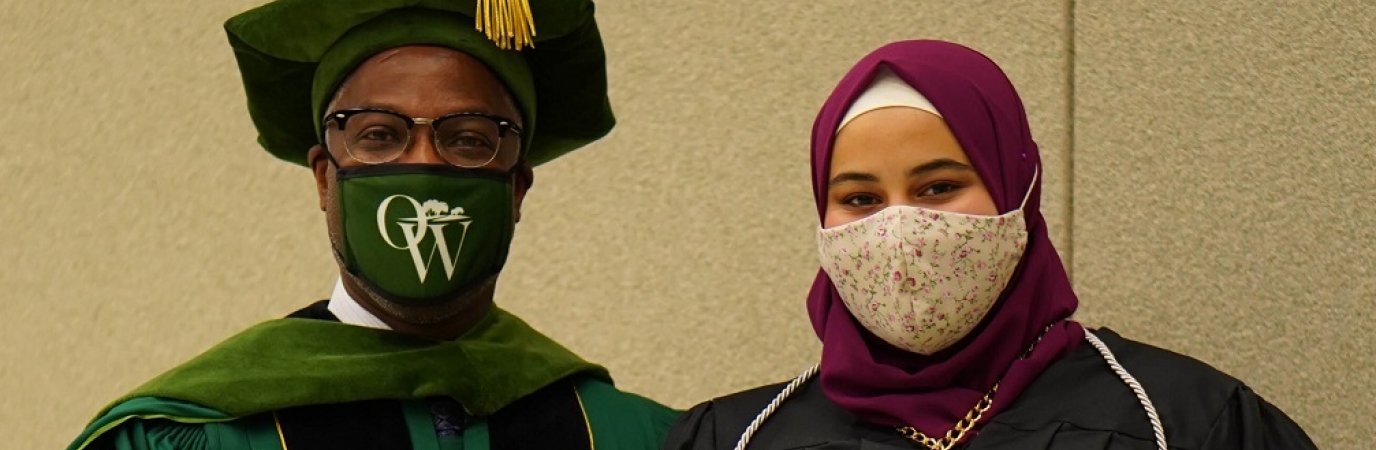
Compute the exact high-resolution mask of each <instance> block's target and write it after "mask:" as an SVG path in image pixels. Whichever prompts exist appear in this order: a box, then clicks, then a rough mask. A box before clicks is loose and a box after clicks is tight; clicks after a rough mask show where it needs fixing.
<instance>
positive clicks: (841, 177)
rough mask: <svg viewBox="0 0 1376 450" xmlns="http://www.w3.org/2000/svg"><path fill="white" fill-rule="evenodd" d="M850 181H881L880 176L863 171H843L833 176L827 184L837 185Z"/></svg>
mask: <svg viewBox="0 0 1376 450" xmlns="http://www.w3.org/2000/svg"><path fill="white" fill-rule="evenodd" d="M848 181H860V182H868V183H875V182H878V181H879V177H876V176H874V175H870V174H868V173H861V172H842V173H840V174H837V175H836V176H834V177H832V178H831V181H829V182H827V186H836V185H838V184H841V183H845V182H848Z"/></svg>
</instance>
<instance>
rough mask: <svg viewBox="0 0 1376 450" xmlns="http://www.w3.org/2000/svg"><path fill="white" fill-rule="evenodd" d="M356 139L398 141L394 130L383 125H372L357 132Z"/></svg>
mask: <svg viewBox="0 0 1376 450" xmlns="http://www.w3.org/2000/svg"><path fill="white" fill-rule="evenodd" d="M357 140H359V141H364V142H400V141H401V139H400V138H399V137H398V136H397V133H396V132H395V131H392V130H390V129H388V128H385V127H373V128H369V129H366V130H363V132H361V133H358V137H357Z"/></svg>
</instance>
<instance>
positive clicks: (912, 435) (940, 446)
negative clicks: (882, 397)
mask: <svg viewBox="0 0 1376 450" xmlns="http://www.w3.org/2000/svg"><path fill="white" fill-rule="evenodd" d="M1058 323H1061V321H1059V320H1058V321H1055V322H1052V323H1051V325H1047V326H1046V328H1044V329H1042V333H1041V334H1039V335H1037V340H1035V341H1032V345H1029V346H1027V350H1024V351H1023V352H1022V356H1019V357H1018V359H1027V357H1028V356H1031V355H1032V350H1033V349H1035V348H1037V344H1039V343H1041V342H1042V338H1043V337H1045V336H1046V332H1048V331H1051V327H1053V326H1055V325H1056V324H1058ZM1002 382H1003V380H999V381H995V382H994V387H992V388H990V389H989V392H987V393H985V394H984V397H983V398H980V399H979V402H977V403H975V407H974V408H971V409H970V412H967V413H965V417H964V418H962V419H960V420H959V421H957V422H956V426H955V427H952V428H951V429H950V430H948V431H946V435H945V436H942V437H941V439H935V438H932V437H931V436H927V434H926V433H923V432H921V431H917V428H913V427H899V428H898V432H899V433H900V434H902V435H903V437H905V438H908V440H909V441H912V442H913V443H914V444H920V445H922V446H924V447H927V448H929V449H931V450H951V448H953V447H955V446H956V443H958V442H960V440H961V439H964V438H965V433H967V432H969V431H970V429H972V428H974V427H975V424H977V423H979V420H980V419H983V418H984V412H985V411H988V410H989V407H991V406H994V393H996V392H998V391H999V383H1002Z"/></svg>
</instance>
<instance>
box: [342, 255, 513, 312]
mask: <svg viewBox="0 0 1376 450" xmlns="http://www.w3.org/2000/svg"><path fill="white" fill-rule="evenodd" d="M338 254H339V253H338V252H335V255H336V259H338V256H337V255H338ZM339 273H340V275H341V276H343V277H344V278H346V279H348V280H349V281H350V282H351V283H349V284H352V285H353V286H354V287H355V288H357V290H359V291H362V293H363V296H364V297H366V298H363V299H355V300H360V301H365V302H368V304H370V305H373V306H376V307H377V309H379V310H381V311H382V312H383V313H385V314H387V315H388V316H389V317H392V318H394V319H397V320H400V321H402V322H406V323H409V324H412V325H434V324H437V323H440V322H443V321H445V320H448V319H451V318H453V317H454V316H457V315H459V314H460V313H462V312H464V311H467V310H469V309H471V308H475V307H478V306H479V304H480V303H481V302H485V301H491V300H492V295H493V292H494V291H495V290H496V287H497V274H492V275H490V276H488V277H487V278H484V279H482V280H480V281H479V282H477V283H474V284H473V285H472V286H471V287H469V288H468V289H464V290H462V291H460V292H458V293H456V294H454V295H452V296H449V297H447V298H444V299H441V300H437V301H436V302H435V303H434V304H430V305H424V306H416V305H407V304H403V303H399V302H396V301H393V300H390V299H388V298H387V296H386V295H385V294H383V293H381V292H378V291H377V289H376V288H374V287H373V286H372V283H367V282H365V281H364V280H363V279H361V278H360V277H359V276H358V275H355V274H353V273H350V272H349V270H348V269H345V268H344V265H343V261H340V271H339Z"/></svg>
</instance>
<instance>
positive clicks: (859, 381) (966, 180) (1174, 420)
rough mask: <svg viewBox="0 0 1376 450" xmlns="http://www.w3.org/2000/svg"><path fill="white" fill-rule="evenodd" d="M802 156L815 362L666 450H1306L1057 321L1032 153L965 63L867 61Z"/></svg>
mask: <svg viewBox="0 0 1376 450" xmlns="http://www.w3.org/2000/svg"><path fill="white" fill-rule="evenodd" d="M812 155H813V159H812V161H813V165H812V167H813V180H812V181H813V194H814V196H815V198H816V201H817V213H818V215H819V216H820V218H821V227H820V228H819V230H818V248H819V254H820V256H821V262H822V271H821V272H820V273H819V274H818V276H817V279H816V282H815V283H814V284H813V287H812V292H811V294H810V296H809V298H808V312H809V314H810V315H811V318H812V325H813V329H814V330H815V331H816V332H817V336H818V337H820V338H821V339H822V344H823V347H822V358H821V363H820V364H819V365H818V367H815V368H813V369H811V370H809V371H808V372H806V373H804V374H803V375H801V376H799V377H798V378H797V379H795V380H794V381H793V382H791V383H788V384H787V385H783V384H781V385H774V386H765V387H762V388H758V389H754V390H750V391H746V392H741V393H738V394H734V395H730V396H727V397H723V398H719V399H716V400H713V401H710V402H707V403H703V404H701V405H698V406H697V407H695V408H693V409H692V410H691V411H690V412H689V413H688V414H686V415H685V416H684V417H683V418H682V419H680V421H679V422H678V424H677V425H676V426H675V428H674V429H673V430H672V431H671V432H670V435H669V437H668V441H667V442H666V447H665V448H667V449H732V448H734V449H741V448H746V447H747V445H748V448H751V449H799V448H826V449H855V448H860V449H898V448H926V449H933V450H938V449H952V448H964V449H970V450H976V449H980V450H983V449H1151V448H1160V449H1164V448H1167V447H1168V446H1169V448H1177V449H1305V448H1314V445H1313V443H1312V442H1311V441H1310V440H1309V438H1308V437H1307V436H1306V435H1305V434H1304V432H1303V431H1302V430H1301V429H1300V428H1299V427H1298V426H1297V425H1295V423H1294V422H1292V421H1291V420H1290V419H1289V418H1287V417H1286V416H1285V415H1284V414H1283V413H1282V412H1281V411H1279V410H1278V409H1276V408H1275V407H1274V406H1272V405H1270V404H1268V403H1266V402H1265V401H1264V400H1262V399H1261V398H1260V397H1258V396H1257V395H1256V394H1255V393H1253V392H1252V391H1251V390H1250V389H1248V388H1247V386H1246V385H1244V384H1242V383H1241V382H1239V381H1237V380H1235V379H1233V378H1231V377H1229V376H1227V375H1225V374H1223V373H1220V372H1218V371H1216V370H1214V369H1213V368H1211V367H1209V366H1208V365H1205V364H1203V363H1201V362H1198V361H1195V360H1193V359H1190V358H1188V357H1185V356H1181V355H1177V354H1174V353H1171V352H1168V351H1165V350H1161V349H1157V348H1153V347H1150V346H1147V345H1145V344H1141V343H1137V342H1133V341H1129V340H1127V339H1124V338H1122V337H1119V336H1118V335H1117V334H1115V333H1113V332H1112V331H1109V330H1107V329H1099V330H1091V331H1087V330H1086V329H1085V328H1083V327H1082V326H1081V325H1080V324H1078V323H1076V322H1074V321H1072V320H1069V317H1070V315H1071V314H1072V313H1074V312H1075V308H1076V304H1077V300H1076V298H1075V293H1074V292H1073V291H1072V290H1071V287H1070V281H1069V279H1068V277H1067V276H1066V273H1065V269H1064V267H1062V265H1061V260H1060V258H1059V257H1058V256H1057V254H1056V250H1055V249H1054V248H1053V247H1052V245H1051V241H1050V239H1049V238H1048V235H1047V229H1046V221H1045V219H1044V218H1043V217H1042V215H1041V212H1040V209H1039V208H1040V204H1041V202H1040V198H1041V195H1040V193H1041V189H1040V186H1041V183H1040V181H1041V178H1040V174H1041V171H1042V170H1041V163H1040V156H1039V155H1038V152H1037V146H1036V144H1035V143H1034V142H1033V141H1032V136H1031V134H1030V132H1029V129H1028V124H1027V117H1026V114H1025V113H1024V111H1023V106H1022V102H1021V100H1019V98H1018V95H1017V93H1016V91H1015V90H1014V89H1013V86H1012V84H1011V83H1010V82H1009V81H1008V79H1007V77H1006V76H1005V75H1004V74H1003V72H1002V71H1001V70H1000V69H999V68H998V66H997V65H995V64H994V63H993V62H992V61H990V60H989V59H988V58H986V57H984V56H983V55H981V54H979V53H978V52H975V51H974V50H970V49H968V48H965V47H962V46H959V45H956V44H951V43H947V42H938V41H907V42H898V43H894V44H890V45H887V46H885V47H882V48H880V49H878V50H876V51H875V52H873V53H871V54H870V55H868V56H866V57H865V58H864V59H862V60H861V61H860V62H859V63H858V64H857V65H856V66H855V67H854V68H853V69H851V71H850V73H848V74H847V75H846V76H845V78H844V79H842V80H841V83H840V85H839V86H837V87H836V90H835V91H834V92H833V93H832V95H831V97H830V98H829V99H828V100H827V102H826V104H825V105H824V106H823V107H822V111H821V113H820V114H818V116H817V120H816V123H815V125H814V127H813V136H812ZM814 373H815V375H814Z"/></svg>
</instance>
